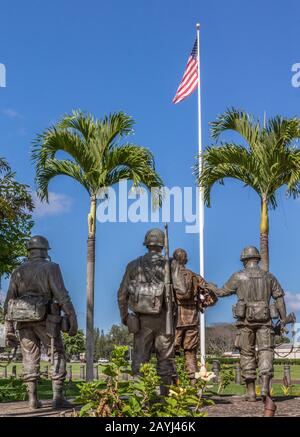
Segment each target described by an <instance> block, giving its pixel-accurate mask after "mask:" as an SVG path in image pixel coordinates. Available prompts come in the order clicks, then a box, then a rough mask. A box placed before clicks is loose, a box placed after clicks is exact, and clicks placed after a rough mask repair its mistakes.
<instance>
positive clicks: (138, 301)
mask: <svg viewBox="0 0 300 437" xmlns="http://www.w3.org/2000/svg"><path fill="white" fill-rule="evenodd" d="M164 290H165V284H164V283H163V282H159V283H153V282H152V283H148V282H138V281H135V280H132V281H131V282H130V283H129V286H128V295H129V297H128V306H129V308H130V309H131V311H133V312H134V313H138V314H159V313H160V312H161V310H162V305H163V301H164Z"/></svg>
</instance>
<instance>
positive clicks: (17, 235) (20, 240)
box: [0, 158, 33, 278]
mask: <svg viewBox="0 0 300 437" xmlns="http://www.w3.org/2000/svg"><path fill="white" fill-rule="evenodd" d="M32 210H33V202H32V198H31V195H30V192H29V187H28V186H27V185H24V184H21V183H19V182H17V181H16V179H15V173H13V171H12V170H11V168H10V167H9V165H8V163H7V162H6V161H5V160H4V159H1V158H0V278H1V276H2V275H6V276H7V275H9V274H10V273H11V272H12V271H13V269H14V268H15V267H16V266H17V265H18V264H19V263H20V257H22V256H26V249H25V241H26V240H27V239H28V238H29V237H30V233H31V228H32V226H33V221H32V218H31V212H32Z"/></svg>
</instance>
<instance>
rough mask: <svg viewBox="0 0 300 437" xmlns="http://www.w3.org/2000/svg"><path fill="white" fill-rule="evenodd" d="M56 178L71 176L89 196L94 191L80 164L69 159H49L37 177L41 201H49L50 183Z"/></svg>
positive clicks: (38, 193)
mask: <svg viewBox="0 0 300 437" xmlns="http://www.w3.org/2000/svg"><path fill="white" fill-rule="evenodd" d="M56 176H69V177H71V178H73V179H75V180H76V181H77V182H79V183H80V184H81V185H82V186H83V187H84V188H85V189H86V190H87V191H88V193H89V194H91V193H92V191H93V187H91V184H90V181H89V180H88V178H87V177H86V175H85V174H84V172H83V171H82V169H81V167H80V166H79V165H78V164H76V163H75V162H73V161H71V160H69V159H65V160H61V159H48V160H47V161H46V162H45V167H44V168H43V169H42V168H40V169H39V172H38V173H37V175H36V183H37V187H38V189H37V195H38V197H39V198H40V199H41V200H46V201H48V195H49V193H48V188H49V183H50V181H51V180H52V179H53V178H54V177H56Z"/></svg>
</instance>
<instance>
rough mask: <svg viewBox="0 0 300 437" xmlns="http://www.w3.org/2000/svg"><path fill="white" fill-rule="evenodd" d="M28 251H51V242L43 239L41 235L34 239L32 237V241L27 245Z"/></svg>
mask: <svg viewBox="0 0 300 437" xmlns="http://www.w3.org/2000/svg"><path fill="white" fill-rule="evenodd" d="M26 248H27V250H31V249H44V250H49V249H51V248H50V246H49V242H48V240H47V238H45V237H42V236H41V235H35V236H34V237H31V238H30V240H28V241H27V243H26Z"/></svg>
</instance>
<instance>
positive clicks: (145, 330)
mask: <svg viewBox="0 0 300 437" xmlns="http://www.w3.org/2000/svg"><path fill="white" fill-rule="evenodd" d="M153 347H154V332H153V326H152V323H151V319H150V318H149V316H145V315H144V316H142V315H141V316H140V330H139V332H137V333H136V334H134V340H133V354H132V372H133V374H134V375H138V374H139V370H140V367H141V365H142V364H144V363H148V362H149V361H150V358H151V352H152V349H153Z"/></svg>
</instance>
